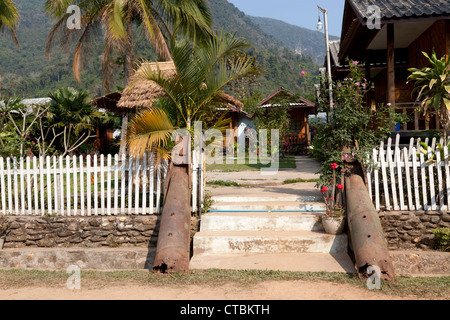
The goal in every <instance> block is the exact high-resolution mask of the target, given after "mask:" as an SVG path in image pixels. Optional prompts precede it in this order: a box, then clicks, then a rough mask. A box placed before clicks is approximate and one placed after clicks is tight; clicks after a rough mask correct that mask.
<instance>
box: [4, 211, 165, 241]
mask: <svg viewBox="0 0 450 320" xmlns="http://www.w3.org/2000/svg"><path fill="white" fill-rule="evenodd" d="M158 229H159V216H156V215H151V216H117V217H115V216H109V217H28V216H27V217H25V216H24V217H18V216H13V217H10V230H11V231H10V233H9V234H8V236H7V237H6V242H5V248H22V247H40V248H51V247H92V248H95V247H105V246H108V247H118V246H122V245H128V246H129V245H133V246H146V247H152V246H156V241H157V237H158Z"/></svg>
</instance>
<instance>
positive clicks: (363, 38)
mask: <svg viewBox="0 0 450 320" xmlns="http://www.w3.org/2000/svg"><path fill="white" fill-rule="evenodd" d="M373 5H374V6H377V7H375V8H378V9H379V12H375V11H370V10H368V8H369V6H373ZM378 13H379V14H378ZM376 15H378V16H376ZM376 18H379V20H377V19H376ZM377 22H378V23H377ZM433 50H435V52H436V54H437V56H438V57H439V58H440V57H442V56H444V55H446V54H450V2H449V1H448V0H427V1H424V0H397V1H391V0H376V1H375V0H346V2H345V9H344V16H343V22H342V35H341V39H340V41H334V42H332V43H331V44H330V51H331V60H332V75H333V80H335V81H336V80H339V79H343V78H345V77H346V75H347V71H348V65H346V63H347V62H346V59H347V58H349V59H351V60H353V61H359V62H360V63H361V64H364V65H365V74H366V78H367V79H368V80H369V81H370V82H372V83H373V84H374V90H373V91H372V92H371V95H370V98H369V101H368V102H369V103H370V104H371V105H372V106H373V107H374V108H375V107H376V105H378V104H381V103H385V104H387V103H391V105H392V106H393V107H394V108H395V109H396V111H397V112H401V113H403V114H408V115H410V119H411V121H410V122H409V123H407V124H405V125H403V126H401V127H400V126H397V127H396V128H395V129H394V128H393V130H395V131H397V133H400V135H401V136H404V137H407V136H410V135H411V134H417V133H420V132H421V131H423V130H431V129H439V127H440V126H439V121H437V119H436V118H431V119H429V121H428V120H427V119H426V118H425V117H424V116H423V115H422V114H420V113H419V112H418V111H417V110H416V109H417V104H416V105H415V103H414V102H415V100H416V98H417V97H416V96H413V95H412V93H411V92H412V89H413V86H414V84H413V83H409V84H408V83H407V78H408V76H409V74H410V73H409V72H408V69H409V68H413V67H414V68H423V67H425V66H427V65H428V60H427V59H426V58H425V57H424V56H423V54H422V51H424V52H426V53H428V54H431V53H432V51H433Z"/></svg>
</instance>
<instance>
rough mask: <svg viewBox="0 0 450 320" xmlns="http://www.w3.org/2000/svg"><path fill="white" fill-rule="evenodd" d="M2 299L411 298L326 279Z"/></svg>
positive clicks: (5, 295)
mask: <svg viewBox="0 0 450 320" xmlns="http://www.w3.org/2000/svg"><path fill="white" fill-rule="evenodd" d="M0 299H1V300H410V299H416V298H415V297H409V298H404V297H403V298H400V297H395V296H394V297H393V296H389V295H386V294H383V293H381V292H379V291H377V290H373V291H370V290H366V289H362V288H356V287H354V286H352V285H346V284H335V283H330V282H325V281H317V282H310V281H267V282H263V283H259V284H256V285H252V286H250V287H243V286H239V285H225V286H220V287H203V286H186V287H185V286H183V287H166V288H163V287H144V286H121V287H104V288H100V289H83V285H82V283H81V289H80V290H69V289H67V288H54V287H52V288H42V287H26V288H20V289H6V290H1V291H0Z"/></svg>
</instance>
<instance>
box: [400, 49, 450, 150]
mask: <svg viewBox="0 0 450 320" xmlns="http://www.w3.org/2000/svg"><path fill="white" fill-rule="evenodd" d="M422 53H423V55H424V56H425V57H426V58H427V59H428V61H429V62H430V67H425V68H422V69H417V68H410V69H408V71H409V72H411V75H410V76H409V77H408V82H409V81H414V84H415V88H414V90H413V93H415V92H418V95H417V101H418V102H420V107H419V108H420V109H421V110H423V112H424V113H425V114H431V113H437V114H438V115H439V119H440V121H441V124H442V128H443V131H444V139H445V145H446V144H447V131H448V130H449V127H450V69H449V65H450V60H449V57H448V55H445V56H443V57H442V58H440V59H438V58H437V56H436V52H434V50H433V53H432V54H431V57H430V56H429V55H428V54H427V53H426V52H422Z"/></svg>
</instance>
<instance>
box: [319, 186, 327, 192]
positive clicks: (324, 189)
mask: <svg viewBox="0 0 450 320" xmlns="http://www.w3.org/2000/svg"><path fill="white" fill-rule="evenodd" d="M327 191H328V188H327V187H325V186H324V187H322V190H320V192H322V193H324V192H327Z"/></svg>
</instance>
